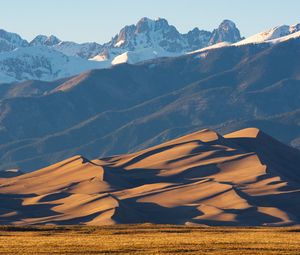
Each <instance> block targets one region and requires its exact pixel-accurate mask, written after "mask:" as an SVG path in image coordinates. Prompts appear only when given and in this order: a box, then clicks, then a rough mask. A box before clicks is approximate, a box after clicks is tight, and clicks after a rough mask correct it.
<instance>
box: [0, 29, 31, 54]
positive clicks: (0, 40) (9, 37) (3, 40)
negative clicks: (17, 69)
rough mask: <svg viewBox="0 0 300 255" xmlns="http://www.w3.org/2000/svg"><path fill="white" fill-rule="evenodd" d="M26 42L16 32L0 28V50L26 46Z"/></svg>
mask: <svg viewBox="0 0 300 255" xmlns="http://www.w3.org/2000/svg"><path fill="white" fill-rule="evenodd" d="M27 46H28V42H27V41H26V40H24V39H23V38H22V37H21V36H19V35H18V34H16V33H11V32H7V31H5V30H3V29H0V52H5V51H11V50H14V49H16V48H19V47H27Z"/></svg>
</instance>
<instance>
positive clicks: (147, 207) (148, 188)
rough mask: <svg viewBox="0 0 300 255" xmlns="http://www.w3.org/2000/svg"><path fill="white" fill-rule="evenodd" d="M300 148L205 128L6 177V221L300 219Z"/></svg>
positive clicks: (1, 211) (1, 213)
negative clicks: (146, 145)
mask: <svg viewBox="0 0 300 255" xmlns="http://www.w3.org/2000/svg"><path fill="white" fill-rule="evenodd" d="M299 168H300V153H299V152H298V151H297V150H295V149H292V148H289V147H287V146H285V145H283V144H281V143H279V142H277V141H276V140H274V139H272V138H271V137H269V136H268V135H266V134H264V133H262V132H260V131H259V130H258V129H255V128H249V129H244V130H240V131H237V132H234V133H231V134H227V135H225V136H224V137H222V136H220V135H218V134H217V133H215V132H213V131H210V130H202V131H199V132H196V133H193V134H189V135H187V136H184V137H180V138H178V139H175V140H172V141H169V142H167V143H164V144H161V145H159V146H155V147H152V148H150V149H147V150H143V151H140V152H137V153H133V154H128V155H118V156H113V157H109V158H104V159H99V160H98V159H97V160H92V161H89V160H87V159H85V158H84V157H82V156H75V157H72V158H69V159H67V160H64V161H62V162H59V163H57V164H54V165H51V166H49V167H46V168H43V169H41V170H39V171H35V172H33V173H28V174H24V175H21V176H17V177H13V178H2V179H0V198H1V199H0V205H1V206H0V223H1V224H90V225H102V224H116V223H143V222H152V223H171V224H192V223H193V224H195V223H196V224H206V225H275V226H276V225H294V224H298V223H299V222H300V205H299V202H298V201H299V199H300V169H299Z"/></svg>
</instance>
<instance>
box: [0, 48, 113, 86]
mask: <svg viewBox="0 0 300 255" xmlns="http://www.w3.org/2000/svg"><path fill="white" fill-rule="evenodd" d="M108 66H109V63H106V62H96V61H89V60H84V59H81V58H77V57H69V56H66V55H64V54H62V53H60V52H58V51H56V50H53V49H51V48H47V47H25V48H18V49H15V50H14V51H10V52H3V53H0V74H1V75H0V83H4V82H12V81H24V80H32V79H35V80H42V81H51V80H55V79H60V78H64V77H70V76H73V75H77V74H80V73H82V72H85V71H88V70H91V69H99V68H106V67H108Z"/></svg>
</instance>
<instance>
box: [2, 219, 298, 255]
mask: <svg viewBox="0 0 300 255" xmlns="http://www.w3.org/2000/svg"><path fill="white" fill-rule="evenodd" d="M0 254H218V255H219V254H230V255H232V254H243V255H246V254H251V255H255V254H264V255H266V254H281V255H283V254H300V228H243V227H239V228H235V227H182V226H165V225H164V226H160V225H121V226H120V225H118V226H109V227H86V226H82V227H79V226H70V227H69V226H67V227H66V226H61V227H54V226H44V227H11V226H2V227H0Z"/></svg>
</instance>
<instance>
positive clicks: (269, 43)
mask: <svg viewBox="0 0 300 255" xmlns="http://www.w3.org/2000/svg"><path fill="white" fill-rule="evenodd" d="M129 27H130V28H129ZM129 27H126V28H124V29H123V30H122V31H123V32H122V31H121V32H120V33H119V35H118V36H115V37H114V38H113V39H112V42H111V43H110V44H107V45H106V49H108V48H109V45H110V48H109V50H111V51H113V50H115V49H118V50H120V51H121V50H122V49H123V50H129V49H131V50H132V51H127V53H126V54H127V55H128V54H129V55H130V54H132V55H131V56H134V57H136V56H139V54H138V49H141V48H142V46H141V45H142V44H139V43H136V44H134V43H132V42H139V40H140V39H141V38H142V37H143V38H148V37H147V36H146V35H149V36H150V35H151V36H152V37H151V40H149V41H147V43H148V44H145V43H144V44H143V45H145V47H146V48H145V50H146V51H147V50H149V49H151V47H152V46H153V45H156V46H157V45H160V46H159V47H161V48H162V47H163V46H164V47H165V48H164V50H168V52H171V51H172V50H175V49H177V48H178V47H179V44H178V45H177V46H174V45H175V44H174V43H171V38H173V37H172V36H171V35H170V34H172V33H171V31H177V30H176V29H175V28H174V27H173V26H170V25H168V23H167V22H166V21H165V20H163V19H158V20H156V21H153V20H149V19H146V18H144V19H142V20H141V21H140V22H139V23H138V24H137V25H132V26H129ZM174 29H175V30H174ZM223 30H225V31H227V32H228V31H231V32H230V33H227V34H226V33H225V34H224V33H221V32H220V31H223ZM130 31H131V32H130ZM132 31H134V32H132ZM149 31H159V32H157V35H158V34H159V35H165V38H168V42H169V43H162V44H160V42H161V41H160V40H157V41H153V40H152V39H153V38H156V37H154V36H153V34H152V32H151V33H150V32H149ZM162 31H163V32H162ZM193 31H194V30H193ZM195 31H198V30H197V29H196V30H195ZM199 31H200V30H199ZM174 33H175V32H174ZM141 34H143V36H141ZM175 34H176V38H177V39H178V38H181V39H182V38H183V39H182V40H183V41H184V40H186V41H188V40H187V39H186V38H188V37H189V36H188V34H190V32H189V33H187V34H185V35H184V34H178V33H177V32H176V33H175ZM195 34H197V36H198V37H197V36H196V37H197V38H198V39H199V38H200V34H202V35H203V34H206V37H205V38H206V39H205V44H202V46H201V47H202V48H200V49H196V48H197V47H198V46H195V45H197V44H198V43H199V42H200V41H202V42H204V39H203V38H204V37H202V36H201V38H202V39H201V40H200V39H199V40H198V41H197V40H196V41H197V43H192V40H190V43H189V46H188V47H190V48H189V50H192V51H191V52H188V53H184V54H179V55H178V56H172V57H168V58H155V59H150V60H147V61H141V62H138V63H136V64H130V63H124V64H118V65H114V66H112V67H109V66H106V64H107V63H108V62H107V61H90V60H87V59H83V58H80V57H78V56H67V55H65V54H64V53H62V52H59V51H58V50H56V49H54V48H53V47H54V46H56V45H60V44H61V43H62V42H60V40H59V39H58V38H56V37H54V36H52V37H51V36H50V37H45V36H39V37H37V38H35V39H34V40H33V41H32V42H30V43H26V41H24V40H22V39H21V38H20V37H19V36H18V35H16V34H10V36H7V38H11V39H10V40H11V41H12V42H14V45H16V44H19V45H23V44H24V45H25V44H26V45H27V46H26V45H25V46H22V47H19V48H15V49H14V50H12V51H6V52H2V53H1V54H0V63H1V61H4V62H3V63H5V64H3V65H2V68H5V70H7V72H12V69H11V68H10V67H9V66H10V65H11V66H13V68H15V69H14V70H16V68H17V69H19V70H20V72H15V74H14V75H17V76H16V77H18V79H20V80H22V79H23V78H24V79H25V80H24V81H22V82H19V81H17V82H13V81H11V82H10V83H4V84H1V85H0V169H1V170H8V169H15V168H16V169H20V170H22V171H24V172H28V171H32V170H35V169H38V168H41V167H44V166H46V165H48V164H52V163H55V162H57V161H59V160H62V159H64V158H68V157H71V156H73V155H76V154H81V155H85V156H86V157H88V158H96V157H105V156H109V155H113V154H121V153H128V152H134V151H137V150H141V149H145V148H148V147H150V146H154V145H156V144H159V143H162V142H165V141H167V140H169V139H173V138H175V137H178V136H180V135H184V134H186V133H190V132H193V131H195V130H199V129H202V128H207V127H208V128H211V129H214V130H216V131H217V132H219V133H220V134H225V133H228V132H232V131H234V130H237V129H241V128H245V127H249V126H256V127H258V128H260V129H261V130H262V131H264V132H266V133H268V134H270V135H272V136H273V137H275V138H276V139H278V140H280V141H281V142H284V143H286V144H288V145H291V146H293V147H296V148H300V131H299V130H300V129H299V123H300V114H299V113H300V103H299V102H300V93H299V92H300V91H299V73H300V62H299V58H298V55H299V52H300V46H299V45H300V44H299V40H300V39H299V34H300V32H299V25H295V26H279V27H277V28H274V29H270V30H268V31H265V32H262V33H259V34H257V35H255V36H252V37H249V38H245V39H242V38H240V36H239V32H238V30H237V29H236V27H235V25H234V24H233V23H232V22H231V21H228V20H226V21H224V22H222V24H221V25H220V27H219V28H218V29H216V30H214V31H213V32H205V33H204V32H203V31H202V32H201V33H200V32H199V33H198V32H197V33H196V32H195ZM178 36H179V37H178ZM3 37H4V36H3ZM196 37H195V38H196ZM122 38H123V39H122ZM149 38H150V37H149ZM157 38H158V37H157ZM184 38H185V39H184ZM189 38H191V37H189ZM213 38H214V39H213ZM220 38H223V39H222V40H226V41H227V42H219V41H221V39H220ZM238 38H239V39H238ZM138 39H139V40H138ZM177 39H176V40H175V41H176V42H178V41H179V39H178V40H177ZM181 39H180V40H181ZM122 40H123V42H122ZM230 40H231V41H232V42H228V41H230ZM237 40H238V42H235V41H237ZM175 41H174V42H175ZM183 41H182V42H183ZM120 42H122V43H120ZM130 42H131V43H130ZM145 42H146V41H145ZM154 42H155V44H154ZM213 43H215V44H213ZM41 44H42V45H41ZM116 44H117V45H116ZM28 45H29V46H28ZM30 45H31V46H30ZM162 45H163V46H162ZM172 45H173V46H172ZM180 45H181V46H180V47H183V46H184V45H186V44H183V43H182V44H180ZM193 45H194V46H193ZM204 46H206V47H204ZM11 47H14V46H11ZM132 47H135V48H132ZM184 47H186V46H184ZM203 47H204V48H203ZM186 50H187V48H180V51H186ZM106 52H108V51H106ZM129 52H131V53H129ZM119 53H121V52H119ZM122 54H123V53H122ZM122 54H121V55H118V56H117V58H118V57H120V56H122ZM134 54H136V55H134ZM20 55H21V56H22V57H21V58H19V56H20ZM45 55H46V56H47V57H44V56H45ZM1 56H2V57H1ZM3 56H6V57H3ZM32 56H34V58H33V61H31V60H32V58H31V57H32ZM1 59H2V60H1ZM8 59H10V61H9V62H7V60H8ZM49 59H50V60H49ZM5 60H6V62H5ZM7 63H10V65H8V64H7ZM36 63H41V64H42V65H44V67H43V68H41V67H40V66H39V65H37V64H36ZM53 63H55V65H53ZM90 63H92V64H90ZM94 63H96V64H97V65H99V66H98V67H99V69H93V70H89V69H91V68H93V65H94ZM45 66H47V68H45ZM71 66H72V68H71ZM23 67H26V69H23ZM32 67H34V68H32ZM22 70H24V71H22ZM74 70H76V72H78V73H80V74H79V75H75V74H74V72H73V71H74ZM84 70H89V71H86V72H83V71H84ZM82 72H83V73H82ZM25 73H27V74H26V75H25ZM28 73H29V74H28ZM54 73H55V77H56V78H57V79H56V80H54V81H49V80H51V76H53V74H54ZM31 74H32V75H34V76H35V77H46V78H45V80H46V81H40V80H39V79H36V80H30V75H31ZM65 75H67V76H72V77H65ZM11 77H12V76H11ZM22 77H23V78H22ZM47 80H48V81H47Z"/></svg>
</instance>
